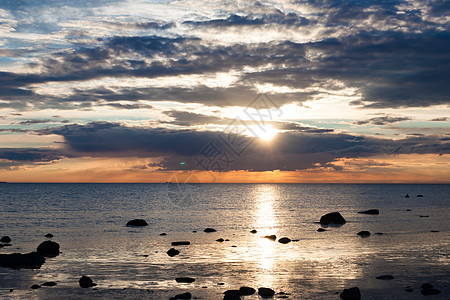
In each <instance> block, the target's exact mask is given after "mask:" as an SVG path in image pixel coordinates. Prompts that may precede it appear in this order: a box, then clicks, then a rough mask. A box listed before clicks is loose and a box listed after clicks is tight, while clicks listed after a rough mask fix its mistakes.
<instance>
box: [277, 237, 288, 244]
mask: <svg viewBox="0 0 450 300" xmlns="http://www.w3.org/2000/svg"><path fill="white" fill-rule="evenodd" d="M290 242H291V239H290V238H288V237H282V238H281V239H279V240H278V243H281V244H287V243H290Z"/></svg>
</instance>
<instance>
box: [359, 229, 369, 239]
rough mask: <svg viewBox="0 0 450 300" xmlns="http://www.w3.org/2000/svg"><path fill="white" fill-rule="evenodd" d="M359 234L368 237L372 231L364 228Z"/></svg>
mask: <svg viewBox="0 0 450 300" xmlns="http://www.w3.org/2000/svg"><path fill="white" fill-rule="evenodd" d="M357 235H359V236H361V237H367V236H369V235H370V232H368V231H365V230H363V231H360V232H358V233H357Z"/></svg>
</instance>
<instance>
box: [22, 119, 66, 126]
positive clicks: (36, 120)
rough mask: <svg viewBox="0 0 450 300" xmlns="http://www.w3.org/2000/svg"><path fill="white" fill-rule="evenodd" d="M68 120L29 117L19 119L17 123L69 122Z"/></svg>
mask: <svg viewBox="0 0 450 300" xmlns="http://www.w3.org/2000/svg"><path fill="white" fill-rule="evenodd" d="M69 122H70V121H69V120H52V119H31V120H25V121H20V122H18V123H17V124H19V125H34V124H45V123H69Z"/></svg>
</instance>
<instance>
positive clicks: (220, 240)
mask: <svg viewBox="0 0 450 300" xmlns="http://www.w3.org/2000/svg"><path fill="white" fill-rule="evenodd" d="M224 241H225V240H224V239H223V238H220V239H217V240H216V242H219V243H223V242H224Z"/></svg>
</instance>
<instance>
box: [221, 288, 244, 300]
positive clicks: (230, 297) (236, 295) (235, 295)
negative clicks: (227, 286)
mask: <svg viewBox="0 0 450 300" xmlns="http://www.w3.org/2000/svg"><path fill="white" fill-rule="evenodd" d="M223 294H224V296H223V300H240V299H241V292H240V291H238V290H228V291H225V292H224V293H223Z"/></svg>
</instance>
